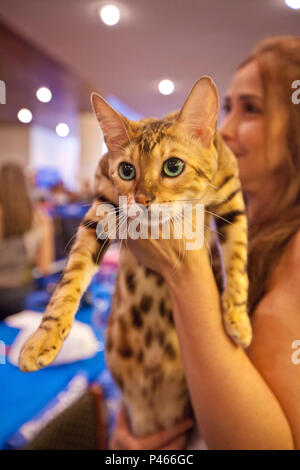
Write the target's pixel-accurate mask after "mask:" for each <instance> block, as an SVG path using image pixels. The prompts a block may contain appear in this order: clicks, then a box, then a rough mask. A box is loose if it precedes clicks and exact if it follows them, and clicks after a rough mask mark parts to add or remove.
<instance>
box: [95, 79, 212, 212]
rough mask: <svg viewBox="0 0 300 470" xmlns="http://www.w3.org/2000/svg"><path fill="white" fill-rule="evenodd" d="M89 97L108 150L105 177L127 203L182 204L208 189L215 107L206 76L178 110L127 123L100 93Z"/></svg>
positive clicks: (210, 178) (199, 197)
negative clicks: (109, 179) (154, 117)
mask: <svg viewBox="0 0 300 470" xmlns="http://www.w3.org/2000/svg"><path fill="white" fill-rule="evenodd" d="M91 99H92V106H93V109H94V111H95V114H96V116H97V119H98V121H99V124H100V126H101V129H102V131H103V134H104V139H105V142H106V145H107V147H108V150H109V153H110V158H109V174H110V177H111V179H112V181H113V183H114V187H115V189H116V191H117V193H118V196H127V201H128V204H133V203H138V204H143V205H145V206H146V207H149V206H151V204H152V203H155V204H162V203H174V202H177V201H178V202H179V201H186V202H188V201H189V200H195V199H198V200H199V199H200V200H201V198H203V197H204V196H206V195H207V194H208V193H209V190H210V187H211V186H212V185H211V181H212V179H213V177H214V175H215V172H216V169H217V152H216V149H215V146H214V136H215V131H216V123H217V116H218V109H219V102H218V93H217V90H216V86H215V84H214V82H213V81H212V80H211V79H210V78H209V77H207V76H204V77H202V78H201V79H200V80H198V82H197V83H196V84H195V85H194V87H193V89H192V91H191V93H190V94H189V96H188V98H187V100H186V101H185V103H184V105H183V107H182V109H181V110H180V111H178V112H174V113H171V114H168V115H167V116H165V117H164V118H162V119H152V118H150V119H141V120H140V121H134V122H133V121H129V120H128V119H127V118H126V117H124V116H122V115H121V114H120V113H118V112H117V111H115V110H114V109H113V108H112V107H111V106H110V105H109V104H108V103H107V102H106V101H105V100H104V99H103V98H102V97H101V96H99V95H97V94H95V93H93V94H92V97H91ZM203 201H204V199H203Z"/></svg>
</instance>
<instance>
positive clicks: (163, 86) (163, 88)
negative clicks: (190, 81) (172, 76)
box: [158, 80, 175, 95]
mask: <svg viewBox="0 0 300 470" xmlns="http://www.w3.org/2000/svg"><path fill="white" fill-rule="evenodd" d="M174 88H175V87H174V83H173V82H172V81H171V80H162V81H161V82H159V84H158V89H159V91H160V93H161V94H162V95H170V94H171V93H173V91H174Z"/></svg>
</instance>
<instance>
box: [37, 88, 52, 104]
mask: <svg viewBox="0 0 300 470" xmlns="http://www.w3.org/2000/svg"><path fill="white" fill-rule="evenodd" d="M36 96H37V98H38V99H39V100H40V101H42V103H48V102H49V101H50V100H51V98H52V93H51V91H50V90H49V88H46V87H44V86H43V87H41V88H39V89H38V91H37V92H36Z"/></svg>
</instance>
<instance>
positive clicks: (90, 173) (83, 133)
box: [79, 112, 104, 184]
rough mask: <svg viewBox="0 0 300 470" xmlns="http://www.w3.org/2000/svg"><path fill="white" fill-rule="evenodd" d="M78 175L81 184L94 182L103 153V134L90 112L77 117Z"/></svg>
mask: <svg viewBox="0 0 300 470" xmlns="http://www.w3.org/2000/svg"><path fill="white" fill-rule="evenodd" d="M79 136H80V174H79V180H80V182H81V183H83V182H85V181H90V183H91V184H92V183H93V181H94V173H95V169H96V166H97V163H98V161H99V159H100V157H101V156H102V155H103V153H104V143H103V134H102V132H101V129H100V126H99V124H98V122H97V119H96V117H95V116H94V114H93V113H92V112H85V113H80V115H79Z"/></svg>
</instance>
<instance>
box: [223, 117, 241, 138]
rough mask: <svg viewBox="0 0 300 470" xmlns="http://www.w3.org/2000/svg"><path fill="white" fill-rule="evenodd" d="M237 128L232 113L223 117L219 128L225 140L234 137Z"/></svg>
mask: <svg viewBox="0 0 300 470" xmlns="http://www.w3.org/2000/svg"><path fill="white" fill-rule="evenodd" d="M237 130H238V119H237V117H236V116H235V115H234V114H233V113H230V114H228V115H227V116H226V117H225V118H224V119H223V121H222V124H221V128H220V131H221V134H222V137H223V139H224V140H225V142H228V141H230V140H234V139H236V137H237Z"/></svg>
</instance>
